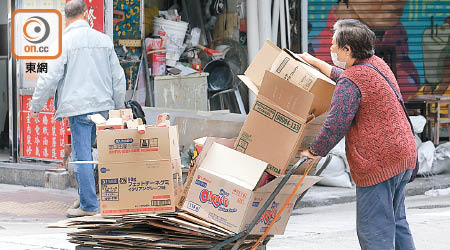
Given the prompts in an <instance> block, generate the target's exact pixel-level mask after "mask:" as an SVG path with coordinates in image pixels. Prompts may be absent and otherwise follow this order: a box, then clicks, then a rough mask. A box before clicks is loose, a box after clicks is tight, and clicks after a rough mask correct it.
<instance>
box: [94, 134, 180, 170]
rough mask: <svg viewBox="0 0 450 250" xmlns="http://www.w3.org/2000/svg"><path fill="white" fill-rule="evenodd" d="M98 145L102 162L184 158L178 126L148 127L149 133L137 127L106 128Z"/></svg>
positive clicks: (99, 136)
mask: <svg viewBox="0 0 450 250" xmlns="http://www.w3.org/2000/svg"><path fill="white" fill-rule="evenodd" d="M97 144H98V161H99V162H100V163H112V162H137V161H147V160H161V159H165V160H167V159H178V158H180V154H179V143H178V130H177V127H176V126H170V127H156V126H147V127H146V132H145V134H139V132H138V130H137V129H116V130H102V131H98V132H97Z"/></svg>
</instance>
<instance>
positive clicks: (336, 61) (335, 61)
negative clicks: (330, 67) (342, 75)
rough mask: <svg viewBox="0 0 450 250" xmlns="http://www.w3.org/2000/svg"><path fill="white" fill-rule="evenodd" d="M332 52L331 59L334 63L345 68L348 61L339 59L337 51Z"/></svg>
mask: <svg viewBox="0 0 450 250" xmlns="http://www.w3.org/2000/svg"><path fill="white" fill-rule="evenodd" d="M330 53H331V60H332V61H333V64H334V65H336V67H339V68H342V69H345V66H346V64H347V62H341V61H339V60H338V55H337V53H334V52H330Z"/></svg>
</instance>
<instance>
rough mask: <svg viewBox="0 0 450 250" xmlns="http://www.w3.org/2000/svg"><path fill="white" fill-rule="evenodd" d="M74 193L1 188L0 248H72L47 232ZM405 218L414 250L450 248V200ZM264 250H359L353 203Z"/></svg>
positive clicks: (420, 201)
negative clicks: (415, 248) (411, 234)
mask: <svg viewBox="0 0 450 250" xmlns="http://www.w3.org/2000/svg"><path fill="white" fill-rule="evenodd" d="M75 198H76V191H75V190H73V189H71V190H52V189H44V188H37V187H22V186H16V185H5V184H0V249H1V250H3V249H14V250H16V249H18V250H19V249H33V250H34V249H39V250H41V249H43V250H50V249H75V245H73V244H71V243H69V242H68V241H67V236H66V233H67V232H72V231H74V230H75V229H53V228H47V225H48V224H49V223H52V222H56V221H59V220H63V219H65V211H66V209H67V208H69V207H70V206H71V204H72V202H73V201H74V200H75ZM406 205H407V216H408V221H409V222H410V225H411V230H412V232H413V235H414V239H415V242H416V247H417V249H418V250H448V249H450V247H449V246H450V237H449V235H450V234H449V232H450V195H444V196H437V197H430V196H424V195H419V196H412V197H407V201H406ZM267 249H268V250H293V249H295V250H322V249H323V250H353V249H355V250H358V249H360V248H359V244H358V239H357V236H356V230H355V203H354V202H352V203H346V204H339V205H330V206H321V207H308V208H301V209H298V210H295V211H294V213H293V215H292V217H291V218H290V220H289V224H288V226H287V229H286V233H285V235H282V236H276V237H275V238H273V239H272V240H271V241H270V242H269V244H268V246H267Z"/></svg>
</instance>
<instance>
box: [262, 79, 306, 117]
mask: <svg viewBox="0 0 450 250" xmlns="http://www.w3.org/2000/svg"><path fill="white" fill-rule="evenodd" d="M259 95H261V96H264V97H266V98H267V99H269V100H271V101H273V102H274V103H276V104H277V105H278V106H280V107H281V108H282V109H284V110H286V111H288V112H290V113H292V114H295V115H298V116H299V117H301V118H303V119H305V120H306V119H307V118H308V114H309V111H310V107H311V105H312V103H313V100H314V95H313V94H311V93H309V92H308V91H306V90H304V89H302V88H299V87H297V86H295V85H294V84H292V83H290V82H289V81H287V80H284V79H282V78H280V77H278V76H276V75H275V74H274V73H272V72H270V71H266V72H265V74H264V78H263V81H262V85H261V89H260V91H259Z"/></svg>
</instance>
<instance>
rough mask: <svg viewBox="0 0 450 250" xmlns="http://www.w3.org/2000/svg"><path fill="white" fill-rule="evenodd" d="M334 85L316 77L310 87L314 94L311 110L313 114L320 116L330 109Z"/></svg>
mask: <svg viewBox="0 0 450 250" xmlns="http://www.w3.org/2000/svg"><path fill="white" fill-rule="evenodd" d="M335 87H336V85H332V84H329V83H328V82H325V81H324V80H322V79H318V80H317V83H316V84H314V86H313V87H312V88H311V90H310V92H311V93H313V94H314V101H313V104H312V107H311V108H312V109H314V110H311V112H313V113H314V115H315V116H320V115H322V114H324V113H325V112H328V111H329V110H330V105H331V99H332V97H333V93H334V88H335Z"/></svg>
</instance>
